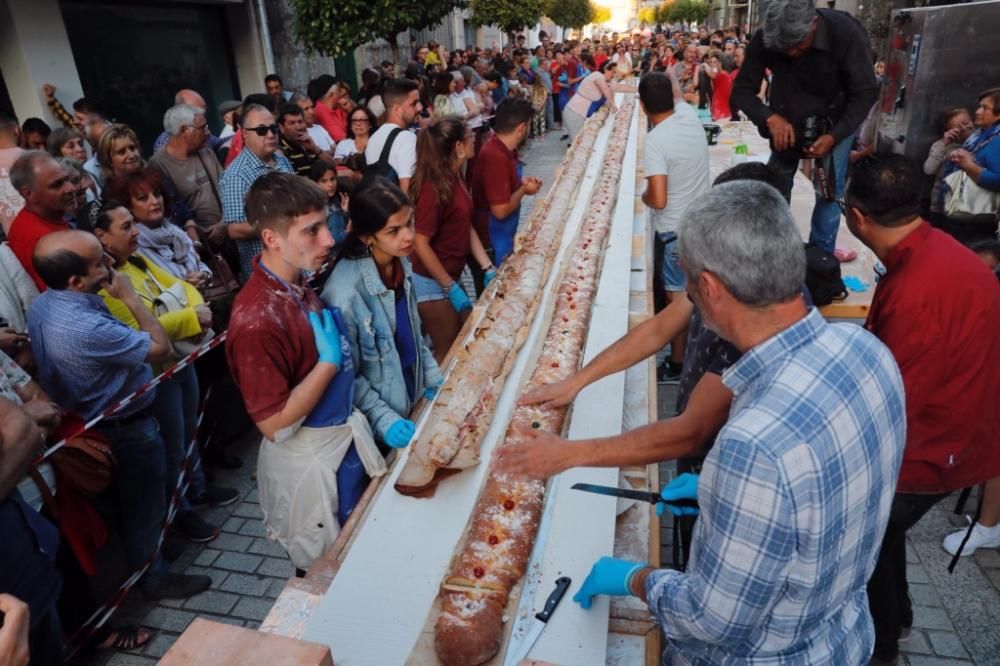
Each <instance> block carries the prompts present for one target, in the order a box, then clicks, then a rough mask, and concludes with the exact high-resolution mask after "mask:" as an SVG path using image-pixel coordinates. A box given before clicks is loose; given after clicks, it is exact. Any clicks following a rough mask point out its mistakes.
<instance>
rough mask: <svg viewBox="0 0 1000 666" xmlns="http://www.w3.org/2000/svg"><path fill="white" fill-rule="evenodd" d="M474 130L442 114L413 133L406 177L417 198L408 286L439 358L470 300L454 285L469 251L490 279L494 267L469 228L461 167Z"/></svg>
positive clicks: (469, 208) (469, 209) (468, 154)
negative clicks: (413, 156)
mask: <svg viewBox="0 0 1000 666" xmlns="http://www.w3.org/2000/svg"><path fill="white" fill-rule="evenodd" d="M473 141H474V138H473V134H472V130H470V129H469V128H468V127H467V126H466V124H465V122H464V121H462V120H461V119H459V118H454V117H444V118H440V119H438V120H436V121H434V122H433V123H432V124H431V125H430V126H429V127H428V128H427V129H425V130H423V131H422V132H420V134H419V135H418V137H417V166H416V169H415V170H414V172H413V177H412V178H411V179H410V193H409V194H410V198H411V199H413V201H415V202H416V210H415V211H414V214H413V215H414V225H415V227H416V232H417V234H416V240H415V248H414V249H415V253H414V256H413V286H414V289H415V290H416V293H417V311H418V312H419V313H420V320H421V322H422V323H423V325H424V330H426V331H427V334H428V335H429V336H430V338H431V341H432V342H433V345H434V358H435V359H436V360H437V361H438V363H440V362H441V360H442V359H443V358H444V356H445V354H447V353H448V350H449V349H450V348H451V344H452V343H453V342H454V341H455V338H456V337H457V336H458V332H459V331H460V330H461V328H462V324H463V322H464V321H465V318H466V317H467V316H468V314H469V311H470V310H471V309H472V303H471V302H470V301H469V297H468V296H467V295H466V293H465V290H464V289H462V286H461V285H460V284H459V280H460V278H461V276H462V269H463V268H465V265H466V263H468V261H469V255H470V254H471V255H472V257H473V258H475V260H476V261H477V262H479V265H480V266H481V267H482V269H483V271H485V272H486V281H487V283H489V281H490V280H491V279H493V275H494V268H493V264H492V262H491V261H490V259H489V257H488V256H487V254H486V251H485V250H484V249H483V244H482V242H481V241H480V240H479V235H478V234H476V232H475V230H474V229H473V227H472V215H473V210H474V209H473V205H472V196H471V195H470V194H469V190H468V188H466V186H465V181H464V180H463V179H462V176H461V169H462V165H463V164H465V162H466V160H468V159H469V158H470V157H472V147H473Z"/></svg>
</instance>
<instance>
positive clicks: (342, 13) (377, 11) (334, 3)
mask: <svg viewBox="0 0 1000 666" xmlns="http://www.w3.org/2000/svg"><path fill="white" fill-rule="evenodd" d="M291 4H292V8H293V9H294V11H295V35H296V37H297V38H298V40H299V41H300V42H301V43H302V45H303V46H305V47H306V49H308V50H309V51H314V52H318V53H320V54H322V55H331V56H336V55H341V54H343V53H348V52H350V51H353V50H354V49H355V48H357V47H359V46H361V45H362V44H365V43H367V42H371V41H374V40H376V39H378V38H382V39H385V40H387V41H388V42H389V43H390V44H393V45H394V46H395V41H396V35H398V34H399V33H400V32H403V31H404V30H408V29H413V30H424V29H427V28H433V27H434V26H436V25H438V24H439V23H441V21H442V20H443V19H444V17H446V16H447V15H448V14H449V13H450V12H451V11H452V10H453V9H459V8H462V7H465V6H466V2H465V0H291Z"/></svg>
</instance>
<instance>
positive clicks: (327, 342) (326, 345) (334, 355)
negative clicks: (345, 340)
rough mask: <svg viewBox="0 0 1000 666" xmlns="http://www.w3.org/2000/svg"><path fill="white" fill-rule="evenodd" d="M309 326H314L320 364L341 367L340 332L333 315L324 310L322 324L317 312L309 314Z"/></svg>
mask: <svg viewBox="0 0 1000 666" xmlns="http://www.w3.org/2000/svg"><path fill="white" fill-rule="evenodd" d="M309 324H310V325H311V326H312V330H313V337H314V338H315V339H316V351H317V352H318V353H319V361H320V363H333V364H334V365H335V366H337V367H338V368H339V367H340V361H341V351H340V331H339V330H337V324H335V323H334V321H333V315H331V314H330V311H329V310H326V309H324V310H323V320H322V323H321V322H320V318H319V315H318V314H316V313H315V312H310V313H309Z"/></svg>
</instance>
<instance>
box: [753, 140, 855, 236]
mask: <svg viewBox="0 0 1000 666" xmlns="http://www.w3.org/2000/svg"><path fill="white" fill-rule="evenodd" d="M856 133H857V132H855V134H856ZM853 144H854V134H851V135H850V136H849V137H847V138H846V139H844V140H843V141H841V142H840V143H838V144H837V145H836V146H834V147H833V171H834V173H835V174H836V177H837V187H836V193H837V198H838V199H839V198H840V197H842V196H844V187H845V185H846V184H847V167H848V166H849V165H850V161H851V146H852V145H853ZM799 159H800V158H799V157H798V155H797V154H796V153H778V152H772V153H771V158H770V159H769V160H768V161H767V164H768V166H772V167H774V168H775V169H777V170H778V172H779V173H781V175H782V176H784V177H785V183H786V187H785V189H783V190H782V192H781V193H782V194H783V195H785V198H786V199H787V198H789V197H791V195H792V182H793V181H794V179H795V171H796V170H797V169H798V168H799ZM814 189H815V187H814ZM839 229H840V206H838V205H837V202H836V201H829V202H828V201H824V200H823V197H822V196H821V195H820V193H819V191H818V190H816V205H815V206H813V213H812V222H811V224H810V230H809V242H810V243H816V245H818V246H820V247H821V248H823V249H824V250H826V251H827V252H830V253H832V252H833V250H834V248H835V247H836V242H837V231H838V230H839Z"/></svg>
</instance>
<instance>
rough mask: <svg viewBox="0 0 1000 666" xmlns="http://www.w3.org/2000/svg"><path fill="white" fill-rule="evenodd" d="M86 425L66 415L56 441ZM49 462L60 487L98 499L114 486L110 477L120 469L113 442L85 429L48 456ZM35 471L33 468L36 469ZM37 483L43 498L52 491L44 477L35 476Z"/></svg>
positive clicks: (56, 433)
mask: <svg viewBox="0 0 1000 666" xmlns="http://www.w3.org/2000/svg"><path fill="white" fill-rule="evenodd" d="M82 426H83V422H82V421H80V419H79V418H77V417H75V416H72V415H70V416H67V417H66V418H64V419H63V421H62V423H61V424H60V425H59V430H58V431H56V432H55V433H54V435H53V437H54V438H57V437H61V436H65V435H64V433H69V432H74V431H76V430H77V429H78V428H79V427H82ZM49 463H50V464H51V465H52V467H53V468H54V469H55V471H56V478H57V479H58V482H59V483H60V484H66V485H70V486H73V487H74V488H75V489H77V490H78V491H80V492H81V493H82V494H83V495H85V496H87V497H96V496H97V495H99V494H101V493H102V492H104V491H105V490H107V488H108V486H110V485H111V477H112V475H113V474H114V472H115V468H116V467H117V466H118V463H117V461H116V460H115V456H114V453H112V451H111V442H110V441H108V438H107V437H105V436H104V435H102V434H101V433H100V432H97V431H96V430H85V431H83V432H81V433H79V434H76V435H73V436H71V437H69V438H67V439H66V443H65V444H63V446H61V447H60V448H59V449H57V450H56V451H54V452H53V453H52V454H51V455H50V456H49ZM33 469H34V468H33ZM32 479H34V481H35V484H36V485H37V486H38V488H39V490H40V491H41V492H42V495H43V496H44V495H45V494H46V493H48V494H49V495H51V489H50V488H49V487H48V485H47V484H46V483H45V481H44V480H43V479H42V477H41V475H39V474H37V473H36V474H33V475H32Z"/></svg>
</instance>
